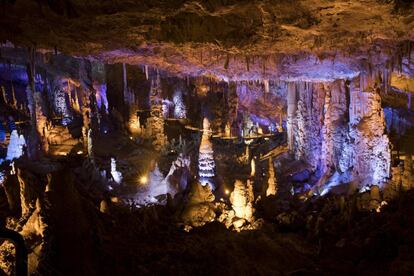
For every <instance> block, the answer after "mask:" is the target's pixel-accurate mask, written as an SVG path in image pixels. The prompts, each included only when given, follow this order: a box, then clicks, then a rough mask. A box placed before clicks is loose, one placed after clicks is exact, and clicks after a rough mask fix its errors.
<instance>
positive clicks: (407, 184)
mask: <svg viewBox="0 0 414 276" xmlns="http://www.w3.org/2000/svg"><path fill="white" fill-rule="evenodd" d="M401 186H402V189H403V190H404V191H407V190H410V189H412V188H413V186H414V175H413V162H412V156H411V155H407V156H406V157H405V159H404V171H403V174H402V178H401Z"/></svg>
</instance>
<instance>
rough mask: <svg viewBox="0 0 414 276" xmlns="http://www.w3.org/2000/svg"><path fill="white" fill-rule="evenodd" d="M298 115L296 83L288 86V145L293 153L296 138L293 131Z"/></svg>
mask: <svg viewBox="0 0 414 276" xmlns="http://www.w3.org/2000/svg"><path fill="white" fill-rule="evenodd" d="M295 115H296V87H295V84H294V83H289V84H288V92H287V123H286V127H287V137H288V145H289V150H290V151H293V149H294V144H293V141H294V137H293V129H294V127H295V117H296V116H295Z"/></svg>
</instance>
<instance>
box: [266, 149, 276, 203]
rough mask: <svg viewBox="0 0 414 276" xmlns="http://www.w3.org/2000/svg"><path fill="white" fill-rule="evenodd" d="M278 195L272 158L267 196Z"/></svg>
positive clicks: (270, 160)
mask: <svg viewBox="0 0 414 276" xmlns="http://www.w3.org/2000/svg"><path fill="white" fill-rule="evenodd" d="M276 194H277V178H276V176H275V169H274V167H273V160H272V157H270V158H269V178H268V180H267V190H266V196H270V195H276Z"/></svg>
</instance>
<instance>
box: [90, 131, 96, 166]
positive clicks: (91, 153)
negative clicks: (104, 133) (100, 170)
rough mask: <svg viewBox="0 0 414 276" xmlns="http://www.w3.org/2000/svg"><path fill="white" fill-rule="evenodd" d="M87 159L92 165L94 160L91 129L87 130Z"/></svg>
mask: <svg viewBox="0 0 414 276" xmlns="http://www.w3.org/2000/svg"><path fill="white" fill-rule="evenodd" d="M88 157H89V159H90V160H91V161H92V163H94V161H95V158H94V154H93V142H92V129H89V130H88Z"/></svg>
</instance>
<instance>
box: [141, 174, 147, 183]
mask: <svg viewBox="0 0 414 276" xmlns="http://www.w3.org/2000/svg"><path fill="white" fill-rule="evenodd" d="M147 182H148V177H147V176H146V175H144V176H141V178H140V179H139V183H141V184H147Z"/></svg>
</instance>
